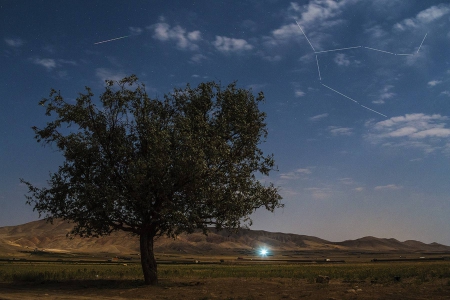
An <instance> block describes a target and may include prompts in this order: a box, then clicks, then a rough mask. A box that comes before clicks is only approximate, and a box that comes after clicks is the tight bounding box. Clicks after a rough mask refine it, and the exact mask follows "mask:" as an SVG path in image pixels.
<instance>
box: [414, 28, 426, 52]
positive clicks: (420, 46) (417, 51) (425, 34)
mask: <svg viewBox="0 0 450 300" xmlns="http://www.w3.org/2000/svg"><path fill="white" fill-rule="evenodd" d="M427 34H428V32H427V33H425V36H424V37H423V40H422V43H420V46H419V49H417V52H416V53H419V50H420V47H422V44H423V41H425V38H426V37H427Z"/></svg>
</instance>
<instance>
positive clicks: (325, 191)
mask: <svg viewBox="0 0 450 300" xmlns="http://www.w3.org/2000/svg"><path fill="white" fill-rule="evenodd" d="M304 190H305V191H308V192H310V193H311V196H312V197H313V198H314V199H320V200H322V199H326V198H328V197H329V196H331V189H330V188H318V187H311V188H305V189H304Z"/></svg>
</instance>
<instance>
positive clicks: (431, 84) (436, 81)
mask: <svg viewBox="0 0 450 300" xmlns="http://www.w3.org/2000/svg"><path fill="white" fill-rule="evenodd" d="M440 83H442V81H441V80H431V81H428V85H429V86H436V85H438V84H440Z"/></svg>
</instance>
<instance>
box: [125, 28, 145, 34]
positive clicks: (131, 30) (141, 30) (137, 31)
mask: <svg viewBox="0 0 450 300" xmlns="http://www.w3.org/2000/svg"><path fill="white" fill-rule="evenodd" d="M128 29H129V30H130V33H131V34H132V35H139V34H141V33H142V32H143V31H144V30H143V29H142V28H141V27H128Z"/></svg>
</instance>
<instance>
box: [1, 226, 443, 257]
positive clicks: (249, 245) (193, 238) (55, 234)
mask: <svg viewBox="0 0 450 300" xmlns="http://www.w3.org/2000/svg"><path fill="white" fill-rule="evenodd" d="M72 226H73V224H69V223H67V222H64V221H61V220H55V221H54V223H53V225H52V224H50V223H47V222H45V221H43V220H40V221H35V222H30V223H27V224H23V225H18V226H8V227H0V254H8V253H14V252H16V253H17V252H18V251H27V250H33V249H35V248H38V249H45V250H47V251H54V252H78V253H79V252H87V253H92V252H109V253H118V254H119V253H124V254H126V253H137V252H139V244H138V240H139V239H138V238H137V237H136V236H131V235H128V234H126V233H123V232H119V233H114V234H112V235H111V236H106V237H101V238H80V237H74V238H68V237H66V234H67V233H68V232H69V231H70V230H71V228H72ZM261 246H267V247H269V248H270V249H273V250H279V251H319V250H323V251H339V250H341V251H404V252H416V251H429V252H439V251H446V252H447V251H450V247H448V246H445V245H441V244H437V243H431V244H425V243H422V242H419V241H405V242H400V241H398V240H396V239H383V238H376V237H363V238H360V239H357V240H348V241H343V242H330V241H326V240H323V239H320V238H317V237H312V236H306V235H296V234H287V233H276V232H267V231H260V230H248V229H242V230H240V231H239V232H238V233H233V234H229V233H228V232H226V231H220V232H216V231H215V230H212V232H210V233H209V234H208V236H205V235H203V234H202V233H201V232H196V233H193V234H190V235H181V236H179V237H178V238H177V239H170V238H160V239H158V240H157V241H156V243H155V250H156V252H166V253H167V252H176V253H180V252H181V253H192V254H195V253H218V254H220V253H227V252H231V251H235V250H244V249H248V250H251V249H253V248H257V247H261Z"/></svg>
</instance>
